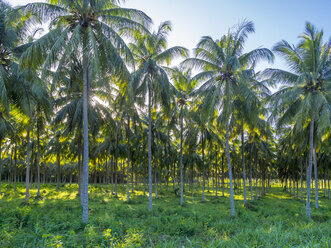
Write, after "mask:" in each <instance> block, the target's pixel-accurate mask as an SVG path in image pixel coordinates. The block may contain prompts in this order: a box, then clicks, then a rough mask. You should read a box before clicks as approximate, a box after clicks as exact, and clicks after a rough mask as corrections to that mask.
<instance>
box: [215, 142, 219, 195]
mask: <svg viewBox="0 0 331 248" xmlns="http://www.w3.org/2000/svg"><path fill="white" fill-rule="evenodd" d="M217 148H218V147H217ZM217 152H218V149H216V161H215V184H216V188H215V196H216V197H217V190H218V180H217V179H218V176H217V167H218V164H217V157H218V154H217Z"/></svg>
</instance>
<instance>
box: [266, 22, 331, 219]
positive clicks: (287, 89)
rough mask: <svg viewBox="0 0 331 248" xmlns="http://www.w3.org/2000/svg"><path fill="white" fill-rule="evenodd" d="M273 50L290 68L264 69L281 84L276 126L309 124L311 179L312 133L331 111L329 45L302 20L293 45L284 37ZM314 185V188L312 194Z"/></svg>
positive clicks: (324, 124)
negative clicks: (302, 22) (298, 36)
mask: <svg viewBox="0 0 331 248" xmlns="http://www.w3.org/2000/svg"><path fill="white" fill-rule="evenodd" d="M274 51H275V52H276V53H277V54H279V55H280V56H282V57H283V58H284V59H285V61H286V62H287V64H288V66H289V68H290V71H285V70H280V69H267V70H266V72H265V73H266V75H268V76H270V77H271V78H272V79H274V80H276V81H278V82H279V83H281V84H283V87H282V88H281V89H280V90H279V91H278V92H276V93H275V94H273V102H274V108H275V113H274V115H279V116H280V117H279V119H278V126H279V127H282V126H284V125H288V124H292V123H295V129H296V130H303V128H304V127H305V126H307V125H309V127H310V130H309V169H308V175H307V182H310V180H311V173H310V172H311V168H312V164H313V153H314V143H315V142H314V133H316V132H317V133H318V132H320V130H323V129H325V128H326V127H329V126H330V118H329V116H330V115H331V110H330V105H331V66H330V59H331V44H330V43H323V31H319V30H317V29H316V28H315V27H314V26H313V25H311V24H310V23H306V26H305V31H304V33H303V34H302V35H301V36H300V41H299V43H298V45H297V46H291V45H290V44H289V43H288V42H286V41H285V40H283V41H281V42H279V43H277V44H276V45H275V47H274ZM310 191H311V190H310V183H307V216H308V218H310V217H311V213H310ZM317 194H318V188H317V187H316V195H317Z"/></svg>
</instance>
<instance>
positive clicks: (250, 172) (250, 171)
mask: <svg viewBox="0 0 331 248" xmlns="http://www.w3.org/2000/svg"><path fill="white" fill-rule="evenodd" d="M252 167H253V163H252V160H250V166H249V187H250V188H251V201H253V200H254V195H253V182H252Z"/></svg>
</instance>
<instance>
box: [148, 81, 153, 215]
mask: <svg viewBox="0 0 331 248" xmlns="http://www.w3.org/2000/svg"><path fill="white" fill-rule="evenodd" d="M148 184H149V185H148V198H149V211H152V209H153V205H152V194H153V188H152V90H151V86H150V85H148Z"/></svg>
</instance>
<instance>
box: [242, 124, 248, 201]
mask: <svg viewBox="0 0 331 248" xmlns="http://www.w3.org/2000/svg"><path fill="white" fill-rule="evenodd" d="M241 125H242V126H241V150H242V163H243V186H244V203H246V200H247V198H246V174H245V151H244V122H242V124H241Z"/></svg>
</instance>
